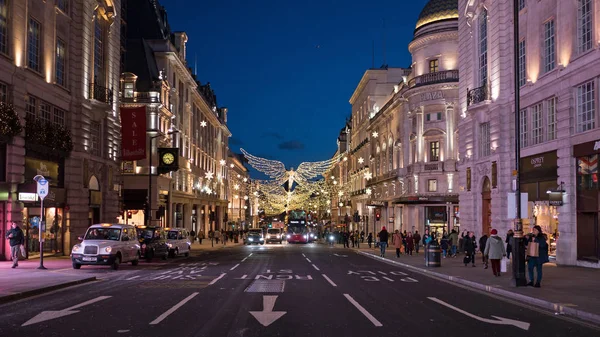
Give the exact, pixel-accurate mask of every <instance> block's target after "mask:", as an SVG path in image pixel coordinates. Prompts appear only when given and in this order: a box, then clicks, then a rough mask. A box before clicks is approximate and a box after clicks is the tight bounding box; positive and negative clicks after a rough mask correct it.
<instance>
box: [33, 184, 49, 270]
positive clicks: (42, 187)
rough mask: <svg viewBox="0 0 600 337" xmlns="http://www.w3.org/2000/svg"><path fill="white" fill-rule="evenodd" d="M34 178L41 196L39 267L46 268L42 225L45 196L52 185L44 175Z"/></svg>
mask: <svg viewBox="0 0 600 337" xmlns="http://www.w3.org/2000/svg"><path fill="white" fill-rule="evenodd" d="M33 180H35V182H36V183H37V194H38V197H39V198H40V224H39V226H38V228H39V239H40V266H39V267H38V269H46V267H44V236H43V232H42V227H44V226H43V225H44V198H45V197H46V196H47V195H48V190H49V189H50V185H49V184H48V180H46V178H44V176H42V175H37V176H35V177H34V178H33Z"/></svg>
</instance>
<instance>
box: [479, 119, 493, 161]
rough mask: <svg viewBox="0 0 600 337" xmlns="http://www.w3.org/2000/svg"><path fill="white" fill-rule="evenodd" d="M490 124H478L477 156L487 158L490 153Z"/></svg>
mask: <svg viewBox="0 0 600 337" xmlns="http://www.w3.org/2000/svg"><path fill="white" fill-rule="evenodd" d="M491 142H492V140H491V136H490V123H489V122H487V123H481V124H479V156H480V157H487V156H489V155H490V151H491Z"/></svg>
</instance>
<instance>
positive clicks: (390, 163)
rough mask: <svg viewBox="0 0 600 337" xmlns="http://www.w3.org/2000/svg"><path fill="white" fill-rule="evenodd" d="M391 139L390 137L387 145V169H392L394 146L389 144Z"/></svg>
mask: <svg viewBox="0 0 600 337" xmlns="http://www.w3.org/2000/svg"><path fill="white" fill-rule="evenodd" d="M391 142H392V139H391V138H390V145H389V146H388V170H389V171H391V170H393V169H394V146H393V145H392V144H391Z"/></svg>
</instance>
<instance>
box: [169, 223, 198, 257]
mask: <svg viewBox="0 0 600 337" xmlns="http://www.w3.org/2000/svg"><path fill="white" fill-rule="evenodd" d="M165 232H166V233H167V246H169V253H170V255H171V256H173V257H175V256H177V255H179V254H184V255H185V256H190V252H191V251H192V248H191V247H192V241H190V234H189V233H188V231H187V230H186V229H185V228H165Z"/></svg>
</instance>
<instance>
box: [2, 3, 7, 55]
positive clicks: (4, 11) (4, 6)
mask: <svg viewBox="0 0 600 337" xmlns="http://www.w3.org/2000/svg"><path fill="white" fill-rule="evenodd" d="M0 53H2V54H8V0H0Z"/></svg>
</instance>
